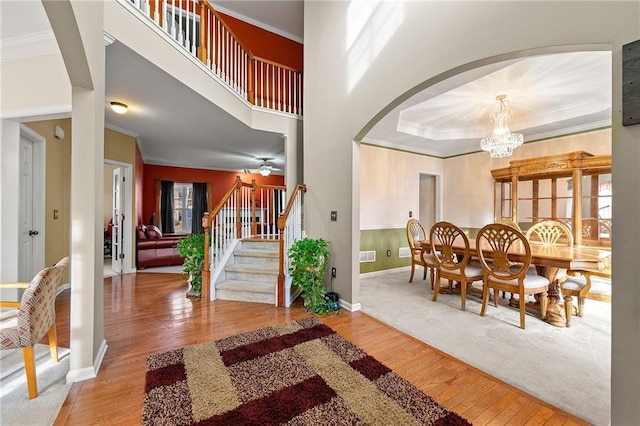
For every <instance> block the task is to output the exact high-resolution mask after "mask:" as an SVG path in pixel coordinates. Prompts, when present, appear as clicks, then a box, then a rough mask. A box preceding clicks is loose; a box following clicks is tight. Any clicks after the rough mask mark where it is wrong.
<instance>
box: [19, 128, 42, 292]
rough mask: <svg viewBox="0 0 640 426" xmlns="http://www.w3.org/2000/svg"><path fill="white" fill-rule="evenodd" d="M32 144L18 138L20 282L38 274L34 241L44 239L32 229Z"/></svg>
mask: <svg viewBox="0 0 640 426" xmlns="http://www.w3.org/2000/svg"><path fill="white" fill-rule="evenodd" d="M33 183H34V182H33V142H31V141H30V140H29V139H27V138H25V137H24V136H20V182H19V184H18V186H19V191H20V192H19V200H18V202H19V203H20V204H19V217H20V219H19V220H20V230H19V235H20V236H19V243H20V248H19V256H18V259H19V265H20V266H19V270H18V279H19V280H20V281H31V279H32V278H33V277H34V276H35V274H37V273H38V271H37V270H34V268H37V265H34V252H33V251H34V250H33V249H34V239H36V238H44V236H42V235H40V230H38V229H34V227H33V222H34V220H33Z"/></svg>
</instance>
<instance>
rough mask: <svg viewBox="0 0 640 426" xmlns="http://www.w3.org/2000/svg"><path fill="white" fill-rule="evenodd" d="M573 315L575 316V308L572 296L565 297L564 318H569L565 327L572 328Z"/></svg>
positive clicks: (566, 295)
mask: <svg viewBox="0 0 640 426" xmlns="http://www.w3.org/2000/svg"><path fill="white" fill-rule="evenodd" d="M571 315H573V306H572V300H571V295H570V294H565V295H564V316H565V317H566V318H567V321H566V323H565V325H566V326H567V327H571Z"/></svg>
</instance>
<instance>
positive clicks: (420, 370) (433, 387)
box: [55, 273, 587, 426]
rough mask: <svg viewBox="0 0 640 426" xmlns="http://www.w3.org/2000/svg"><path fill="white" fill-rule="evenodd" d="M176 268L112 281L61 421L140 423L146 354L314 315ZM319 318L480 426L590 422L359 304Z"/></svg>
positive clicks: (62, 336)
mask: <svg viewBox="0 0 640 426" xmlns="http://www.w3.org/2000/svg"><path fill="white" fill-rule="evenodd" d="M185 290H186V283H185V281H184V280H183V278H182V276H181V275H178V274H153V273H139V274H131V275H121V276H116V277H112V278H106V279H105V280H104V302H105V303H104V305H105V306H104V324H105V338H106V340H107V344H108V350H107V353H106V355H105V358H104V361H103V363H102V367H101V369H100V372H99V374H98V377H97V378H95V379H91V380H85V381H83V382H78V383H74V384H73V386H72V387H71V390H70V392H69V395H68V396H67V398H66V400H65V402H64V404H63V407H62V409H61V411H60V413H59V414H58V418H57V420H56V423H55V424H56V425H82V426H84V425H89V424H92V425H95V424H100V425H109V424H118V425H136V424H140V423H141V421H142V405H143V397H144V385H145V371H146V357H147V355H150V354H152V353H157V352H164V351H168V350H171V349H176V348H179V347H182V346H185V345H190V344H194V343H200V342H206V341H211V340H217V339H220V338H223V337H227V336H230V335H232V334H236V333H239V332H243V331H248V330H252V329H254V328H259V327H264V326H269V325H273V324H276V323H283V322H287V321H292V320H295V319H299V318H303V317H306V316H308V315H309V314H307V313H306V312H305V311H304V308H303V307H302V305H301V303H300V302H299V301H297V302H296V303H295V306H294V307H292V308H290V309H282V308H275V307H273V306H271V305H264V304H257V303H244V302H229V301H215V302H201V301H193V300H189V299H187V298H185ZM69 302H70V292H69V291H68V290H67V291H65V292H64V293H62V294H61V295H60V296H58V299H57V302H56V310H57V315H58V316H57V321H58V326H57V327H58V341H59V344H60V346H63V347H69ZM321 321H322V322H324V323H325V324H327V325H328V326H330V327H331V328H333V329H334V330H336V331H337V332H338V333H340V334H341V335H342V336H344V337H345V338H346V339H348V340H350V341H351V342H353V343H354V344H356V345H358V346H359V347H361V348H362V349H364V350H365V351H366V352H368V353H369V354H370V355H372V356H373V357H375V358H377V359H378V360H380V361H381V362H383V363H384V364H386V365H387V366H389V367H390V368H392V369H393V370H394V371H396V372H397V373H398V374H399V375H400V376H402V377H404V378H405V379H407V380H409V381H410V382H411V383H412V384H413V385H415V386H416V387H418V388H419V389H421V390H422V391H424V392H425V393H427V394H428V395H430V396H432V397H433V398H435V399H436V400H437V401H438V402H440V403H441V404H442V405H444V406H445V407H447V408H448V409H451V410H453V411H455V412H457V413H458V414H460V415H462V416H463V417H465V418H466V419H467V420H469V421H471V422H472V423H473V424H474V425H485V424H490V425H543V424H545V425H586V424H587V423H586V422H584V421H582V420H580V419H578V418H576V417H574V416H572V415H570V414H568V413H566V412H563V411H561V410H559V409H557V408H555V407H553V406H551V405H549V404H547V403H545V402H543V401H541V400H539V399H537V398H535V397H533V396H531V395H528V394H526V393H525V392H522V391H520V390H518V389H516V388H514V387H513V386H510V385H507V384H505V383H504V382H502V381H500V380H498V379H495V378H493V377H491V376H489V375H487V374H485V373H483V372H481V371H479V370H477V369H475V368H473V367H471V366H469V365H467V364H465V363H463V362H461V361H458V360H456V359H455V358H452V357H450V356H448V355H446V354H444V353H442V352H440V351H438V350H436V349H433V348H431V347H430V346H428V345H426V344H424V343H422V342H420V341H418V340H416V339H414V338H412V337H410V336H407V335H405V334H403V333H401V332H399V331H397V330H395V329H393V328H391V327H389V326H387V325H385V324H383V323H382V322H379V321H378V320H376V319H374V318H372V317H370V316H368V315H366V314H364V313H361V312H355V313H349V312H347V311H342V312H341V314H340V315H332V316H327V317H322V318H321Z"/></svg>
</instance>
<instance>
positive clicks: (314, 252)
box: [288, 238, 332, 314]
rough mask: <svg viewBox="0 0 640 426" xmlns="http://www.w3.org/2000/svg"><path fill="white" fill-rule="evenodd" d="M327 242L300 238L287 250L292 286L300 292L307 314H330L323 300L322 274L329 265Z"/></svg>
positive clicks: (328, 307) (324, 289)
mask: <svg viewBox="0 0 640 426" xmlns="http://www.w3.org/2000/svg"><path fill="white" fill-rule="evenodd" d="M328 246H329V242H328V241H325V240H323V239H322V238H318V239H313V238H302V239H300V240H297V241H296V242H294V243H293V245H292V246H291V248H290V249H289V253H288V254H289V260H290V267H289V273H290V274H291V279H292V283H293V285H296V286H298V287H299V288H300V289H301V290H302V297H303V299H304V301H305V307H306V309H307V312H313V313H317V314H324V313H328V312H332V309H330V306H329V303H328V302H327V300H326V298H325V293H326V292H327V290H326V288H325V286H324V274H325V272H326V271H327V265H328V264H329V250H327V247H328Z"/></svg>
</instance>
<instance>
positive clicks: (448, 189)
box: [443, 129, 611, 228]
mask: <svg viewBox="0 0 640 426" xmlns="http://www.w3.org/2000/svg"><path fill="white" fill-rule="evenodd" d="M574 151H586V152H588V153H590V154H593V155H610V154H611V129H603V130H597V131H593V132H588V133H580V134H578V135H571V136H565V137H562V138H554V139H550V140H545V141H541V142H532V143H525V144H524V145H522V146H521V147H519V148H517V149H516V150H515V151H514V152H513V155H512V156H511V157H508V158H491V157H490V156H489V153H487V152H479V153H476V154H470V155H464V156H461V157H454V158H449V159H446V160H444V179H443V180H444V182H443V198H444V216H443V217H444V219H445V220H448V221H450V222H453V223H455V224H457V225H458V226H462V227H470V228H481V227H483V226H484V225H486V224H487V223H491V222H493V219H494V218H493V178H492V177H491V170H493V169H500V168H504V167H509V162H510V161H514V160H522V159H525V158H533V157H542V156H545V155H556V154H565V153H568V152H574ZM468 182H473V186H472V187H470V186H469V185H468Z"/></svg>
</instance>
